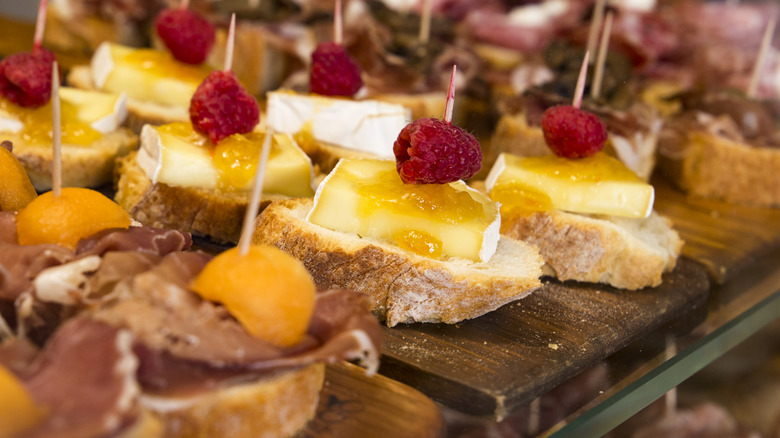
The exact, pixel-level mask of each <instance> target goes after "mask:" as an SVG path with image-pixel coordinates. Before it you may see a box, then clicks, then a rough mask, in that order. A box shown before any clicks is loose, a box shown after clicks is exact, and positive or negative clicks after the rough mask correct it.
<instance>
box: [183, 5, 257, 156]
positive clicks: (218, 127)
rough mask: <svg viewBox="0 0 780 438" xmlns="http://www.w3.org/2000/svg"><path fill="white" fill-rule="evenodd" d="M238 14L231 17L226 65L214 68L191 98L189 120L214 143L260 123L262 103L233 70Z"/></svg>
mask: <svg viewBox="0 0 780 438" xmlns="http://www.w3.org/2000/svg"><path fill="white" fill-rule="evenodd" d="M235 29H236V15H235V14H233V16H232V17H231V19H230V31H229V32H228V41H227V49H226V51H225V69H224V70H222V71H213V72H211V74H209V76H208V77H207V78H206V79H205V80H204V81H203V82H202V83H201V84H200V85H199V86H198V89H197V90H195V94H194V95H193V96H192V100H191V101H190V121H192V126H193V127H194V128H195V129H196V130H197V131H199V132H201V133H203V134H206V135H207V136H208V137H209V139H210V140H211V141H212V143H215V144H216V143H218V142H219V141H220V140H222V139H224V138H226V137H229V136H231V135H233V134H246V133H248V132H251V131H252V130H253V129H254V128H255V126H256V125H257V124H258V123H260V106H259V105H258V104H257V100H255V98H254V97H252V96H251V95H249V93H248V92H247V91H246V89H245V88H244V87H243V86H242V85H241V83H239V82H238V79H237V78H236V75H235V74H233V72H232V71H231V66H232V62H233V41H234V39H235Z"/></svg>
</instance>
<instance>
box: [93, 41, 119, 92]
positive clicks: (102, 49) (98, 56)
mask: <svg viewBox="0 0 780 438" xmlns="http://www.w3.org/2000/svg"><path fill="white" fill-rule="evenodd" d="M89 65H90V68H91V69H92V82H93V84H94V85H95V88H97V89H98V90H101V89H103V86H104V85H105V84H106V80H107V79H108V75H110V74H111V72H112V71H114V67H115V63H114V58H113V56H111V44H110V43H108V42H103V43H100V45H99V46H98V48H97V49H96V50H95V53H94V54H93V55H92V61H91V62H90V63H89Z"/></svg>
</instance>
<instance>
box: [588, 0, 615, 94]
mask: <svg viewBox="0 0 780 438" xmlns="http://www.w3.org/2000/svg"><path fill="white" fill-rule="evenodd" d="M614 15H615V14H614V13H613V12H612V11H609V12H607V19H606V21H604V30H603V31H602V33H601V41H600V42H599V53H598V56H597V57H596V58H597V59H596V71H595V72H594V73H593V83H592V84H591V87H590V97H592V98H594V99H598V98H599V96H601V85H602V82H604V64H605V63H606V61H607V52H608V51H609V37H610V35H611V34H612V19H613V18H614Z"/></svg>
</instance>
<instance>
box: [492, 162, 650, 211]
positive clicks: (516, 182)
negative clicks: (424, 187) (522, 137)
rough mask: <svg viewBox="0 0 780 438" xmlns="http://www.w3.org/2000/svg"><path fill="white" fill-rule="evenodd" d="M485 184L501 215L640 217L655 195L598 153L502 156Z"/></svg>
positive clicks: (625, 170)
mask: <svg viewBox="0 0 780 438" xmlns="http://www.w3.org/2000/svg"><path fill="white" fill-rule="evenodd" d="M486 186H487V189H488V191H489V192H490V196H491V197H492V199H493V200H494V201H497V202H500V203H501V204H502V207H501V208H502V213H505V212H512V214H523V213H525V214H528V213H531V212H534V211H547V210H552V209H558V210H564V211H571V212H576V213H591V214H609V215H617V216H625V217H646V216H647V215H649V214H650V211H652V209H653V200H654V196H655V195H654V191H653V186H651V185H649V184H647V183H645V182H644V181H643V180H642V179H640V178H639V177H638V176H637V175H636V174H635V173H634V172H632V171H631V170H629V169H628V168H627V167H626V166H625V165H624V164H623V163H621V162H620V161H619V160H617V159H615V158H612V157H610V156H608V155H606V154H605V153H603V152H599V153H597V154H595V155H593V156H591V157H586V158H580V159H576V160H572V159H567V158H561V157H557V156H543V157H518V156H514V155H510V154H502V155H501V156H499V158H498V160H496V164H495V165H494V166H493V169H491V171H490V174H489V175H488V177H487V179H486Z"/></svg>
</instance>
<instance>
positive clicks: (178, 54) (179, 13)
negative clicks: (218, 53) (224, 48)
mask: <svg viewBox="0 0 780 438" xmlns="http://www.w3.org/2000/svg"><path fill="white" fill-rule="evenodd" d="M188 6H189V0H183V1H182V2H181V4H180V5H179V7H178V8H165V9H163V10H162V11H161V12H160V14H159V15H157V18H156V19H155V20H154V28H155V30H156V31H157V35H159V36H160V39H161V40H162V41H163V43H164V44H165V47H167V48H168V50H169V51H170V52H171V54H172V55H173V57H174V58H176V60H177V61H180V62H183V63H186V64H200V63H202V62H203V61H205V60H206V57H207V56H208V55H209V52H211V48H212V47H213V46H214V40H215V36H214V26H212V25H211V23H209V22H208V21H207V20H206V19H205V18H203V17H201V16H200V15H198V14H196V13H195V12H192V11H190V10H189V9H187V8H188Z"/></svg>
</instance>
